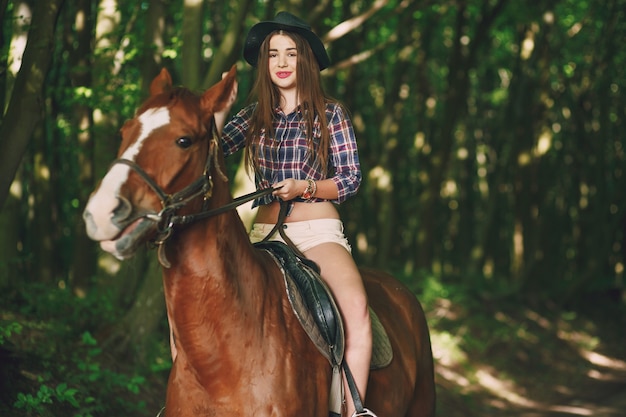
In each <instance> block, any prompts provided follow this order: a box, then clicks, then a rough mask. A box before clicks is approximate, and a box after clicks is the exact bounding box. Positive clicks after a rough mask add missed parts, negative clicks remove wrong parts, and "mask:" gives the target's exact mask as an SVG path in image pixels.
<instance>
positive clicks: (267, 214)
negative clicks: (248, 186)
mask: <svg viewBox="0 0 626 417" xmlns="http://www.w3.org/2000/svg"><path fill="white" fill-rule="evenodd" d="M293 204H294V207H293V209H292V210H291V214H290V215H289V216H288V217H287V218H286V219H285V223H289V222H302V221H307V220H318V219H339V213H338V212H337V209H336V208H335V205H334V204H333V203H331V202H330V201H320V202H317V203H304V202H294V203H293ZM279 212H280V204H279V203H278V201H273V202H271V203H269V204H265V205H262V206H259V209H258V212H257V215H256V220H255V222H256V223H270V224H273V223H276V221H277V220H278V213H279Z"/></svg>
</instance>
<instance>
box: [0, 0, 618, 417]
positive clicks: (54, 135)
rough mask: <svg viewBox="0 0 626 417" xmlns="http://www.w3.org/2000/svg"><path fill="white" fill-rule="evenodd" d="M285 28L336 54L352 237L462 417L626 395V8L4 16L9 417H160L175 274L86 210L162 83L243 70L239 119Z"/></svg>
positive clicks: (447, 410) (422, 1)
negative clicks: (118, 241)
mask: <svg viewBox="0 0 626 417" xmlns="http://www.w3.org/2000/svg"><path fill="white" fill-rule="evenodd" d="M280 10H288V11H291V12H293V13H295V14H297V15H299V16H302V17H303V18H305V19H306V20H307V21H308V22H309V23H310V24H311V25H312V26H313V28H314V30H315V31H316V32H317V33H318V34H319V35H320V36H321V37H322V39H323V40H324V42H325V44H326V45H327V48H328V51H329V54H330V56H331V59H332V65H331V67H330V68H329V69H327V70H325V71H323V72H322V77H323V81H324V83H325V86H326V88H327V90H328V91H329V92H330V93H331V94H332V95H333V96H335V97H336V98H338V99H340V100H341V101H342V102H344V103H345V104H346V106H347V107H348V108H349V109H350V111H351V116H352V120H353V123H354V126H355V130H356V134H357V138H358V142H359V152H360V158H361V163H362V168H363V173H364V182H363V185H362V188H361V190H360V192H359V194H358V196H357V197H355V198H353V199H352V200H351V201H349V202H347V203H346V204H344V205H342V206H341V207H340V209H341V211H342V215H343V218H344V219H345V223H346V233H347V235H348V237H349V239H350V241H351V242H352V244H353V248H354V256H355V258H356V259H357V261H358V263H359V264H361V265H364V266H372V267H376V268H380V269H386V270H389V271H392V272H394V273H395V274H396V275H397V276H398V277H400V278H401V279H402V280H403V281H404V282H405V283H406V284H407V285H408V286H409V287H410V288H411V289H412V290H414V291H415V293H416V295H417V296H418V297H419V298H420V300H421V301H422V303H423V305H424V307H425V309H426V312H427V314H428V316H429V323H430V326H431V336H432V340H433V346H434V355H435V360H436V362H437V381H438V387H439V392H440V395H439V408H440V410H443V414H447V415H455V413H458V415H464V416H471V415H474V414H475V415H483V416H484V415H499V414H498V413H499V410H500V411H501V410H508V411H507V412H504V414H502V415H516V414H515V413H522V414H520V415H523V413H524V412H526V411H528V410H534V411H538V410H543V412H546V413H557V414H555V415H590V414H584V413H583V412H575V411H576V410H578V411H580V410H581V409H582V410H585V408H584V407H585V406H584V403H583V405H581V402H580V401H581V400H580V398H579V397H577V395H578V394H577V393H572V392H571V391H570V392H568V391H567V389H566V388H567V387H568V385H567V383H568V381H569V382H574V383H576V384H579V386H580V387H588V386H590V385H589V384H591V383H592V382H594V381H596V380H602V378H594V375H596V376H597V373H600V374H601V375H604V374H605V373H606V372H609V371H615V370H617V371H618V374H619V376H620V378H622V377H624V376H626V363H625V362H624V360H626V352H624V349H623V346H624V345H623V342H624V336H623V334H624V332H623V329H624V328H625V327H624V324H625V323H626V318H625V315H624V309H625V307H626V301H625V300H626V295H625V289H624V262H625V256H626V245H625V234H626V201H625V196H626V193H624V190H625V189H626V175H625V172H624V170H625V169H626V158H625V155H624V147H625V145H626V135H625V133H624V120H625V117H624V116H625V111H626V110H625V109H626V98H625V97H626V96H625V95H624V90H625V89H626V76H625V68H626V49H625V48H624V47H623V41H624V39H626V20H625V19H624V17H625V16H624V13H625V12H624V11H625V10H626V0H596V1H591V0H536V1H532V2H520V1H514V0H447V1H434V0H361V1H356V0H353V1H347V0H346V1H339V0H316V1H310V0H292V1H272V0H269V1H263V2H261V1H256V2H255V1H252V0H241V1H237V2H220V1H215V0H177V1H165V0H162V1H156V0H155V1H136V2H130V1H124V2H123V1H115V0H99V1H98V0H76V1H71V2H70V1H63V0H48V1H45V2H44V1H34V0H32V1H13V0H0V22H1V25H2V29H1V30H0V107H1V108H2V113H1V114H2V120H1V124H0V210H1V211H0V230H1V234H0V300H1V304H0V369H1V371H0V388H2V389H0V415H2V416H5V415H6V416H19V415H25V416H60V415H64V416H66V415H73V416H85V417H86V416H120V415H134V416H144V415H145V416H150V415H156V413H157V412H158V410H159V409H160V407H161V405H162V402H163V398H164V397H163V392H164V385H165V381H166V379H167V373H168V370H169V366H170V364H171V363H170V359H169V352H168V345H167V323H166V319H165V314H164V313H165V310H164V301H163V295H162V291H161V279H160V270H159V266H158V263H157V262H156V259H155V256H154V253H153V252H152V251H150V250H149V249H146V250H145V251H142V252H141V253H140V254H139V255H138V256H136V257H135V258H133V259H132V260H130V261H125V262H123V263H120V262H119V261H117V260H115V259H113V258H111V257H110V256H109V255H107V254H105V253H103V252H101V251H100V250H99V248H98V246H97V245H96V244H95V243H93V242H91V241H90V240H89V239H88V238H87V237H86V234H85V230H84V223H83V221H82V218H81V212H82V209H83V208H84V205H85V202H86V199H87V197H88V195H89V193H90V192H91V190H93V188H94V187H95V185H96V184H97V181H98V179H99V178H101V177H102V176H103V174H104V172H106V170H107V168H108V166H109V163H110V162H111V161H112V159H113V158H114V156H115V152H116V150H117V146H118V140H117V129H118V127H119V126H121V124H122V123H123V121H124V120H125V119H126V118H128V117H130V116H132V114H133V112H134V110H135V108H136V107H137V106H138V105H139V104H140V103H141V101H142V100H143V99H144V98H145V97H146V94H147V86H148V85H149V83H150V81H151V80H152V78H153V77H154V76H155V75H156V74H157V73H158V71H159V70H160V68H162V67H166V68H167V69H168V70H169V71H170V72H171V73H172V74H173V78H174V81H175V83H177V84H182V85H185V86H187V87H189V88H191V89H192V90H197V91H202V90H203V89H206V88H208V87H209V86H210V85H212V84H213V83H215V82H216V81H217V80H218V79H219V78H220V75H221V73H222V72H223V71H225V70H227V69H228V68H229V67H230V66H231V65H233V64H236V65H237V66H238V73H239V84H240V88H239V91H240V94H239V99H238V103H236V104H235V106H234V108H239V107H241V106H242V105H243V104H244V103H245V102H246V98H247V97H246V93H247V92H248V91H249V89H250V85H251V81H252V78H253V71H252V69H251V68H250V67H249V66H247V65H245V64H244V62H243V60H242V59H241V49H242V42H243V40H244V36H245V33H247V29H248V28H249V27H251V26H252V25H253V24H254V23H256V22H258V21H259V20H270V19H271V18H272V17H273V16H274V15H275V13H276V12H277V11H280ZM240 161H241V158H239V157H236V158H230V160H229V162H228V163H229V170H230V174H231V178H232V179H233V184H234V185H233V193H234V195H241V194H244V193H246V192H248V191H250V189H251V188H250V187H252V185H251V184H250V181H249V180H247V179H246V175H245V173H244V170H243V169H242V164H241V163H240ZM240 214H241V216H242V219H243V220H244V222H245V223H246V224H247V225H249V224H250V221H251V218H252V216H253V213H252V212H251V211H250V209H249V207H243V208H242V209H241V211H240ZM558 359H560V360H562V361H563V362H558ZM556 363H559V364H561V365H562V366H561V367H560V368H559V367H558V366H556V367H554V369H555V371H554V375H558V376H553V377H548V380H547V381H546V380H544V383H537V379H538V376H539V375H544V377H545V376H546V375H545V371H546V369H553V368H546V366H553V365H555V364H556ZM556 368H559V369H558V370H557V369H556ZM594 372H596V374H594ZM549 374H551V373H550V372H548V375H549ZM618 379H619V378H618ZM622 382H623V381H622ZM563 387H566V388H563ZM610 387H611V388H610V389H611V390H614V391H617V390H619V389H621V388H619V387H622V388H623V387H624V385H619V384H618V385H615V384H614V385H611V386H610ZM568 389H569V388H568ZM606 389H607V387H606V386H604V385H603V390H604V391H603V392H606ZM531 397H532V398H533V399H532V400H530V399H529V398H531ZM554 401H556V402H557V403H559V404H561V405H558V404H557V405H556V406H555V405H554ZM570 402H571V403H573V404H574V405H571V404H570V405H567V406H565V405H563V404H566V403H570ZM555 407H556V408H555ZM558 407H565V408H558ZM567 407H570V408H567ZM572 407H573V408H572ZM590 407H591V406H590ZM615 409H616V410H617V411H616V412H621V414H619V415H623V411H624V409H623V408H621V409H617V408H615ZM513 410H517V411H513ZM555 410H556V411H555ZM567 410H570V411H571V413H570V412H568V411H567ZM572 410H574V411H572ZM596 411H597V410H596ZM605 412H606V413H608V414H597V413H596V414H595V415H613V414H610V413H612V411H611V410H609V411H606V410H605ZM512 413H513V414H512ZM558 413H561V414H558ZM443 414H442V415H443ZM528 415H530V414H528ZM532 415H539V414H532ZM615 415H618V414H615Z"/></svg>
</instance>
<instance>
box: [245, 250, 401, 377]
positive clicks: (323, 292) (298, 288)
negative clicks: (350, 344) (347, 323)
mask: <svg viewBox="0 0 626 417" xmlns="http://www.w3.org/2000/svg"><path fill="white" fill-rule="evenodd" d="M255 246H256V247H258V248H260V249H263V250H265V251H267V252H268V253H269V254H270V255H271V256H272V258H273V259H274V260H275V261H276V264H277V265H278V266H279V268H280V270H281V271H282V273H283V279H284V281H285V287H286V292H287V298H288V300H289V303H290V304H291V308H292V309H293V312H294V314H295V315H296V317H297V318H298V320H299V321H300V324H301V325H302V327H303V329H304V330H305V332H306V333H307V335H308V336H309V338H310V339H311V341H312V342H313V344H314V345H315V347H316V348H317V349H318V351H319V352H320V353H321V354H322V355H323V356H324V357H325V358H326V359H327V360H328V361H329V362H330V364H331V365H333V366H336V365H339V364H341V363H342V360H343V354H344V349H345V337H344V327H343V321H342V318H341V315H340V313H339V309H338V308H337V306H336V304H335V300H334V298H333V297H332V294H331V292H330V289H329V288H328V286H327V285H326V283H324V281H323V280H322V279H321V277H320V276H319V274H318V272H317V270H316V269H314V268H313V267H312V266H310V265H309V264H308V262H302V260H301V259H300V258H298V257H297V256H296V255H295V253H294V252H293V251H292V250H291V249H290V248H289V247H288V246H287V245H285V244H284V243H282V242H277V241H271V242H260V243H256V244H255ZM309 262H310V261H309ZM303 280H306V283H304V284H303V282H302V281H303ZM296 281H300V282H296ZM303 292H307V293H308V294H303ZM311 292H312V293H314V294H311ZM312 295H313V299H314V300H315V301H314V302H312V301H311V299H312ZM320 304H322V305H320ZM315 308H318V309H321V310H323V311H311V310H312V309H315ZM369 312H370V318H371V322H372V338H373V347H372V360H371V364H370V369H380V368H384V367H385V366H387V365H389V363H390V362H391V360H392V359H393V350H392V347H391V343H390V341H389V337H388V335H387V332H386V331H385V329H384V327H383V325H382V323H381V322H380V319H379V318H378V315H377V314H376V312H375V311H374V310H372V308H371V307H370V309H369ZM329 314H333V315H334V318H329V317H328V316H329ZM320 322H321V323H322V326H321V327H324V328H322V329H320ZM328 323H330V325H328ZM329 328H330V333H331V334H330V335H329Z"/></svg>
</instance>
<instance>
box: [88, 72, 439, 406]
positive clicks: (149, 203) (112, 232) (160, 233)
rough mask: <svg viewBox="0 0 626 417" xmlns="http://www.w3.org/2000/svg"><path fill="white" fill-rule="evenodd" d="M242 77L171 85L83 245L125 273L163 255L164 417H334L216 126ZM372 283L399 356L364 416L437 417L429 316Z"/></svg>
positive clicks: (162, 86)
mask: <svg viewBox="0 0 626 417" xmlns="http://www.w3.org/2000/svg"><path fill="white" fill-rule="evenodd" d="M235 75H236V74H235V69H234V67H233V68H232V69H231V71H230V72H229V73H228V75H227V76H226V77H225V78H224V79H223V80H222V81H220V82H219V83H218V84H216V85H215V86H213V87H212V88H210V89H209V90H207V91H206V92H205V93H204V94H202V95H201V96H198V95H195V94H193V93H191V92H189V90H187V89H185V88H182V87H176V88H174V87H172V81H171V77H170V75H169V73H168V72H167V71H166V70H163V71H161V73H160V74H159V75H158V76H157V77H156V78H155V79H154V80H153V82H152V84H151V88H150V97H149V98H148V99H147V100H146V102H145V103H144V104H143V105H142V106H141V107H140V108H139V109H138V111H137V113H136V116H135V117H134V118H133V119H131V120H129V121H127V122H126V123H125V124H124V126H123V127H122V129H121V137H122V143H121V146H120V149H119V154H118V159H116V160H115V161H114V163H113V165H112V166H111V168H110V170H109V172H108V173H107V174H106V175H105V177H104V178H103V179H102V181H101V183H100V185H99V186H98V188H97V189H96V190H95V191H94V193H93V194H92V196H91V198H90V199H89V202H88V204H87V206H86V208H85V212H84V218H85V222H86V225H87V232H88V234H89V236H90V237H91V238H92V239H94V240H96V241H99V242H100V245H101V247H102V248H103V249H104V250H105V251H108V252H110V253H112V254H114V255H115V256H117V257H118V258H120V259H123V258H128V257H130V256H132V255H133V254H134V252H135V250H136V249H137V247H138V246H139V245H142V244H144V243H146V242H149V241H151V242H156V243H157V245H159V259H160V261H161V263H162V264H163V266H164V268H163V283H164V289H165V298H166V304H167V313H168V318H169V320H170V325H171V328H172V332H173V335H174V339H175V343H176V348H177V356H176V359H175V360H174V364H173V367H172V371H171V374H170V378H169V382H168V386H167V398H166V404H165V415H166V416H168V417H191V416H194V417H197V416H228V417H232V416H255V417H261V416H274V417H295V416H298V417H303V416H310V417H327V416H328V403H329V384H330V380H331V373H332V371H331V366H330V365H329V363H328V361H327V360H326V358H324V357H323V356H322V354H321V353H320V352H319V351H318V349H317V348H316V347H315V346H314V344H313V343H312V342H311V341H310V339H309V338H308V336H307V334H306V333H305V331H304V330H303V328H302V326H301V325H300V323H299V321H298V319H297V317H296V315H295V314H294V313H293V311H292V308H291V305H290V303H289V302H288V300H287V297H286V295H285V283H284V280H283V278H282V272H281V270H280V268H279V267H278V266H277V264H276V262H275V260H274V259H273V258H272V257H271V256H270V255H269V254H268V253H267V252H265V251H263V250H259V249H257V248H255V247H254V246H253V245H252V244H251V243H250V241H249V239H248V235H247V233H246V229H245V228H244V226H243V223H242V221H241V219H240V218H239V216H238V214H237V211H236V210H234V208H233V207H234V206H235V205H236V203H237V201H236V200H235V201H234V202H233V199H232V196H231V194H230V190H229V184H228V179H227V177H226V176H224V174H223V173H222V172H223V166H224V157H223V154H222V151H221V148H220V143H219V139H218V138H217V137H216V136H215V134H214V130H215V129H214V122H213V115H214V113H215V112H216V111H218V110H220V109H222V108H223V107H224V105H225V102H226V100H227V97H228V95H229V94H230V91H231V88H232V86H233V84H234V80H235ZM362 274H363V278H364V280H365V284H366V287H367V292H368V295H369V302H370V305H371V307H372V308H373V309H374V310H375V311H376V312H377V313H378V315H379V317H380V320H381V322H382V323H383V325H384V327H385V328H386V330H387V333H388V335H389V338H390V341H391V346H392V348H393V351H394V356H393V359H392V361H391V363H390V364H389V365H388V366H386V367H385V368H383V369H380V370H374V371H372V372H371V374H370V381H369V386H368V391H367V394H368V395H367V399H366V406H367V407H368V408H369V409H371V410H372V411H373V412H375V413H377V414H378V415H379V416H381V417H403V416H406V417H422V416H424V417H425V416H432V415H433V414H434V408H435V386H434V385H435V384H434V377H433V359H432V353H431V346H430V339H429V332H428V327H427V324H426V320H425V317H424V312H423V310H422V308H421V306H420V304H419V302H418V301H417V299H416V297H415V295H414V294H412V293H411V292H410V291H409V290H408V289H407V288H405V287H404V286H403V285H402V284H400V283H399V282H398V281H397V280H395V279H394V278H393V277H391V276H390V275H387V274H385V273H382V272H377V271H372V270H363V271H362Z"/></svg>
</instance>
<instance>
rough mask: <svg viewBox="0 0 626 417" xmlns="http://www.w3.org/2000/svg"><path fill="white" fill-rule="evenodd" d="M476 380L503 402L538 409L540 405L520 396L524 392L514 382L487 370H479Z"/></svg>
mask: <svg viewBox="0 0 626 417" xmlns="http://www.w3.org/2000/svg"><path fill="white" fill-rule="evenodd" d="M476 378H477V380H478V383H479V384H480V385H482V386H483V387H484V388H485V389H486V390H487V391H489V392H490V393H491V394H493V395H495V396H496V397H499V398H501V399H503V400H506V401H507V402H508V403H509V404H515V405H519V406H522V407H528V408H530V407H537V406H538V404H537V403H536V402H534V401H531V400H529V399H528V398H525V397H523V396H521V395H520V394H518V392H519V391H522V389H521V388H520V387H518V386H517V385H516V384H515V383H513V382H512V381H506V380H502V379H500V378H498V377H496V376H494V375H493V374H492V373H491V372H490V371H488V370H487V369H479V370H478V371H476Z"/></svg>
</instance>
